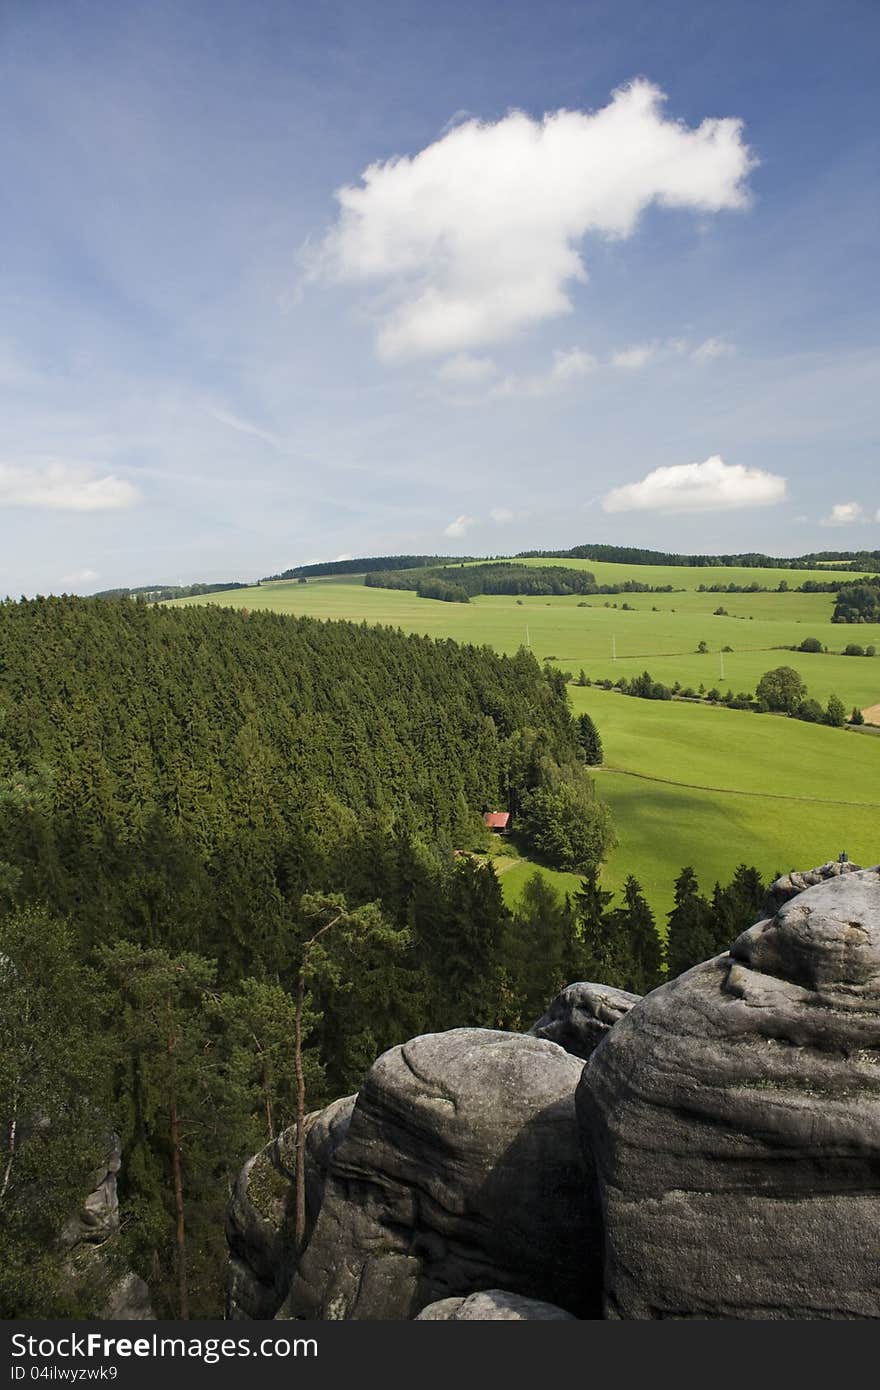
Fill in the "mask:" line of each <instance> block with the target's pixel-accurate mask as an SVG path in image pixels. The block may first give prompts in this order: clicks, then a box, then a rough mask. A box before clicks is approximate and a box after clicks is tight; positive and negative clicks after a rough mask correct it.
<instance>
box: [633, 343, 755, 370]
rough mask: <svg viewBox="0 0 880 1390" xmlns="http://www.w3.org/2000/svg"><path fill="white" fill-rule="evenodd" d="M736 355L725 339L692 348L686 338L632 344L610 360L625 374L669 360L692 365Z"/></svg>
mask: <svg viewBox="0 0 880 1390" xmlns="http://www.w3.org/2000/svg"><path fill="white" fill-rule="evenodd" d="M734 351H735V348H734V346H733V344H732V343H728V342H727V341H726V340H725V339H724V338H706V339H705V341H704V342H702V343H698V344H697V346H696V347H692V346H691V344H690V343H689V342H688V340H687V339H686V338H666V339H665V341H659V342H658V341H655V342H652V343H634V344H633V345H632V347H626V348H620V349H619V350H618V351H617V352H612V354H611V357H610V359H609V361H610V364H611V366H612V367H620V368H622V369H623V370H625V371H640V370H641V368H642V367H647V366H648V365H649V364H650V363H652V362H660V361H664V360H666V361H668V360H669V359H670V358H676V357H679V358H687V359H688V360H689V361H691V362H697V363H705V362H714V361H716V360H717V359H718V358H719V357H729V356H731V354H732V353H733V352H734Z"/></svg>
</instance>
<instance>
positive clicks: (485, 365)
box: [437, 352, 498, 385]
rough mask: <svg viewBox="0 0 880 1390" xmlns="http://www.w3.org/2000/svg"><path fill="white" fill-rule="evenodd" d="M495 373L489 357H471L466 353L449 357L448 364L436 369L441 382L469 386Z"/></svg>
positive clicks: (445, 363) (495, 369) (493, 364)
mask: <svg viewBox="0 0 880 1390" xmlns="http://www.w3.org/2000/svg"><path fill="white" fill-rule="evenodd" d="M497 371H498V368H497V367H496V366H495V363H494V362H493V361H492V359H491V357H472V356H471V355H470V354H469V353H467V352H460V353H459V354H458V356H457V357H450V359H449V361H448V362H444V363H443V366H442V367H440V368H438V371H437V375H438V377H439V378H440V380H441V381H454V382H456V383H457V384H458V385H470V384H477V383H479V382H481V381H485V380H486V378H487V377H490V376H494V375H495V373H496V372H497Z"/></svg>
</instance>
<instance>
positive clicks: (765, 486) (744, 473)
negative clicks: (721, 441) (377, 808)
mask: <svg viewBox="0 0 880 1390" xmlns="http://www.w3.org/2000/svg"><path fill="white" fill-rule="evenodd" d="M784 497H785V479H784V478H780V477H778V476H777V475H776V474H774V473H767V472H765V471H764V470H763V469H761V468H745V467H744V466H743V465H742V464H741V463H725V462H724V460H723V459H722V458H721V457H720V456H719V455H718V454H713V456H712V457H711V458H708V459H706V460H705V462H704V463H678V464H674V465H672V467H669V468H655V469H654V470H653V471H652V472H651V473H648V474H647V475H646V476H645V477H644V478H643V479H642V480H641V482H638V483H626V484H625V485H624V486H623V487H616V488H613V489H612V490H611V492H608V493H606V495H605V497H604V498H603V499H602V509H603V511H606V512H628V511H647V512H665V513H676V512H720V511H732V510H734V509H735V508H737V507H768V506H772V505H773V504H774V503H776V502H781V501H783V499H784Z"/></svg>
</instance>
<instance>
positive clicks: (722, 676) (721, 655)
mask: <svg viewBox="0 0 880 1390" xmlns="http://www.w3.org/2000/svg"><path fill="white" fill-rule="evenodd" d="M718 655H719V656H720V657H721V679H722V680H724V653H723V652H719V653H718Z"/></svg>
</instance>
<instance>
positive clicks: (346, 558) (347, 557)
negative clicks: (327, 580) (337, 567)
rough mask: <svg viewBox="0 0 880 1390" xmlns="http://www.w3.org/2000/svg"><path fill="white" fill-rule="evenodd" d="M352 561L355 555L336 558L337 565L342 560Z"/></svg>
mask: <svg viewBox="0 0 880 1390" xmlns="http://www.w3.org/2000/svg"><path fill="white" fill-rule="evenodd" d="M352 559H354V556H353V555H337V556H336V563H337V564H339V561H340V560H352Z"/></svg>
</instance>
